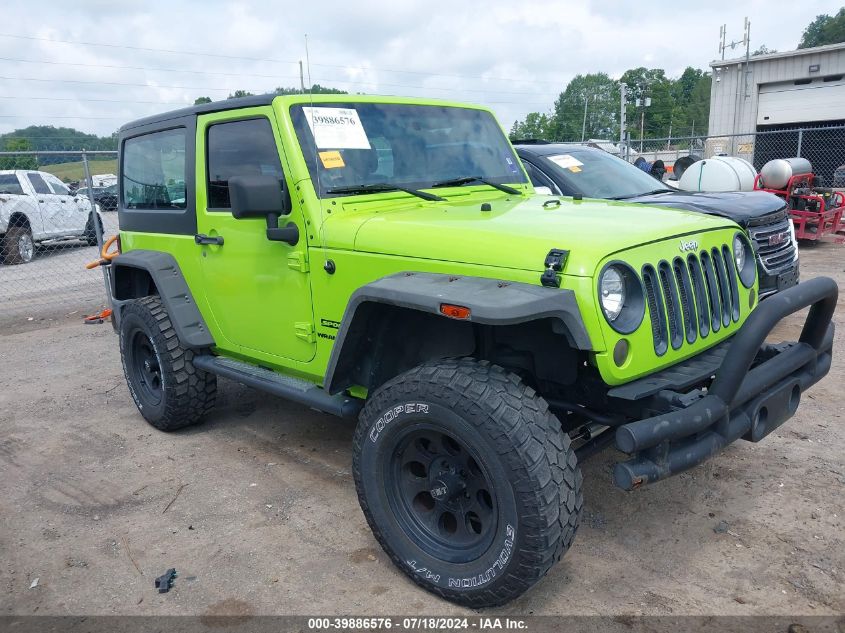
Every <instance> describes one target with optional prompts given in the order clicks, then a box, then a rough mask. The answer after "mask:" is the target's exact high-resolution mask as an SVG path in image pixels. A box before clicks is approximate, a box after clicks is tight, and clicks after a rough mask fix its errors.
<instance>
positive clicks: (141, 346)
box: [131, 330, 162, 405]
mask: <svg viewBox="0 0 845 633" xmlns="http://www.w3.org/2000/svg"><path fill="white" fill-rule="evenodd" d="M131 349H132V363H131V367H132V373H133V374H134V378H135V384H136V386H137V388H138V390H139V391H140V395H141V397H142V398H143V399H144V400H145V401H147V403H149V404H151V405H157V404H159V403H160V402H161V397H162V384H161V365H160V364H159V361H158V356H157V354H156V351H155V348H154V347H153V344H152V341H150V338H149V337H148V336H147V335H146V334H145V333H144V332H142V331H140V330H136V331H135V332H134V333H133V334H132V342H131Z"/></svg>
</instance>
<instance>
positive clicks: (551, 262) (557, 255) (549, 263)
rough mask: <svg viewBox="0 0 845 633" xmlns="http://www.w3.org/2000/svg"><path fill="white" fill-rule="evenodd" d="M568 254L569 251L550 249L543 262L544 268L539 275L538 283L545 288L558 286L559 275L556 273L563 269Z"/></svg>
mask: <svg viewBox="0 0 845 633" xmlns="http://www.w3.org/2000/svg"><path fill="white" fill-rule="evenodd" d="M568 256H569V251H564V250H559V249H557V248H553V249H552V250H550V251H549V254H548V255H546V261H545V262H543V265H544V266H545V267H546V270H544V271H543V274H542V275H540V283H541V284H543V285H544V286H546V288H560V277H558V274H559V273H560V272H562V271H563V267H564V266H565V265H566V258H567V257H568Z"/></svg>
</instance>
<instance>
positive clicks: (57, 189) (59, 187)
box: [47, 178, 70, 196]
mask: <svg viewBox="0 0 845 633" xmlns="http://www.w3.org/2000/svg"><path fill="white" fill-rule="evenodd" d="M47 184H49V185H50V189H52V190H53V193H54V194H56V195H57V196H69V195H70V190H69V189H68V188H67V187H65V185H64V183H63V182H62V181H61V180H59V179H58V178H50V179H49V180H48V181H47Z"/></svg>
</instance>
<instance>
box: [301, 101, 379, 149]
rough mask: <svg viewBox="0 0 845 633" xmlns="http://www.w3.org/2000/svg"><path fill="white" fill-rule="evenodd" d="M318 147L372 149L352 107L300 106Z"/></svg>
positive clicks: (356, 112) (359, 119)
mask: <svg viewBox="0 0 845 633" xmlns="http://www.w3.org/2000/svg"><path fill="white" fill-rule="evenodd" d="M302 112H303V113H304V114H305V120H306V121H308V127H310V128H311V133H312V134H313V135H314V142H315V143H316V144H317V148H318V149H322V148H324V147H325V148H337V149H372V148H371V147H370V141H369V139H368V138H367V133H366V132H365V131H364V126H363V125H361V118H360V117H359V116H358V111H357V110H355V109H353V108H308V107H306V108H302Z"/></svg>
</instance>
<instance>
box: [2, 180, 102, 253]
mask: <svg viewBox="0 0 845 633" xmlns="http://www.w3.org/2000/svg"><path fill="white" fill-rule="evenodd" d="M91 211H92V210H91V203H90V201H89V200H88V198H85V197H82V196H74V195H73V194H71V192H70V191H69V190H68V188H67V187H65V185H64V184H63V183H62V181H61V180H59V179H58V178H56V177H55V176H54V175H52V174H48V173H46V172H43V171H30V170H22V169H19V170H5V171H2V170H0V260H2V262H3V263H6V264H25V263H27V262H29V261H32V258H33V257H34V256H35V245H36V244H38V243H43V242H54V241H59V240H81V241H82V242H84V243H86V244H88V245H89V246H93V245H95V244H96V243H97V234H96V232H95V229H94V219H93V214H92V212H91ZM97 211H98V215H99V208H97Z"/></svg>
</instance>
